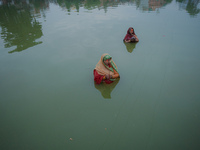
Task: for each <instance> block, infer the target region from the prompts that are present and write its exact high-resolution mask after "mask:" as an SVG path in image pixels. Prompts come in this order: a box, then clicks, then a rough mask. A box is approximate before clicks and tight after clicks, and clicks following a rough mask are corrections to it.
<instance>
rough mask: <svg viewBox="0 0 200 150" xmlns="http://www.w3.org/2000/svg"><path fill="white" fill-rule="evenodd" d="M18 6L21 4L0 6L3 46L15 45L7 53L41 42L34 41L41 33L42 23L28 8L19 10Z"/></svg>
mask: <svg viewBox="0 0 200 150" xmlns="http://www.w3.org/2000/svg"><path fill="white" fill-rule="evenodd" d="M18 7H21V5H19V6H18V5H1V6H0V26H1V28H2V32H1V35H2V36H1V38H2V39H3V40H4V43H5V45H4V47H5V48H9V47H13V46H16V48H15V49H14V50H12V51H10V52H9V53H13V52H20V51H22V50H25V49H27V48H29V47H33V46H35V45H38V44H41V43H42V41H36V40H37V39H39V38H41V36H42V35H43V33H42V25H41V24H40V23H39V22H38V21H37V20H36V19H34V18H33V17H32V15H31V13H30V9H29V8H26V7H24V8H22V9H20V10H19V9H18Z"/></svg>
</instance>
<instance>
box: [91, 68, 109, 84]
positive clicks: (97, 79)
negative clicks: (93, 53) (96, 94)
mask: <svg viewBox="0 0 200 150" xmlns="http://www.w3.org/2000/svg"><path fill="white" fill-rule="evenodd" d="M93 75H94V81H95V82H96V84H100V83H101V82H102V81H103V77H104V75H100V74H98V72H97V71H96V70H95V69H94V71H93ZM104 81H105V83H106V84H110V83H112V82H113V81H111V80H108V79H106V80H104Z"/></svg>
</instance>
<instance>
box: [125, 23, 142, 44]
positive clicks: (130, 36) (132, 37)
mask: <svg viewBox="0 0 200 150" xmlns="http://www.w3.org/2000/svg"><path fill="white" fill-rule="evenodd" d="M124 42H126V43H130V42H139V39H138V37H137V35H136V34H135V31H134V29H133V28H132V27H130V28H129V29H128V30H127V34H126V36H125V37H124Z"/></svg>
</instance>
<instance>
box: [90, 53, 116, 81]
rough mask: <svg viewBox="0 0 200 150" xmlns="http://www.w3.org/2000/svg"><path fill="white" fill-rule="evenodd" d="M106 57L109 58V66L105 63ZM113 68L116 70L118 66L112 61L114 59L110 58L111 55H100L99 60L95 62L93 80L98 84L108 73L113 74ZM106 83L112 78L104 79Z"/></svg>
mask: <svg viewBox="0 0 200 150" xmlns="http://www.w3.org/2000/svg"><path fill="white" fill-rule="evenodd" d="M107 59H111V62H110V63H111V66H107V65H105V63H104V61H105V60H107ZM113 68H114V69H115V70H116V71H117V72H118V68H117V65H116V64H115V63H114V61H113V60H112V57H111V56H110V55H109V54H107V53H105V54H103V55H102V56H101V59H100V60H99V62H98V63H97V65H96V67H95V69H94V71H93V74H94V81H95V82H96V83H97V84H100V83H101V82H102V81H103V77H104V76H105V75H107V74H109V75H114V70H113ZM104 81H105V82H106V83H107V84H109V83H112V82H113V79H110V80H104Z"/></svg>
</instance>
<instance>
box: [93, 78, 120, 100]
mask: <svg viewBox="0 0 200 150" xmlns="http://www.w3.org/2000/svg"><path fill="white" fill-rule="evenodd" d="M119 80H120V78H118V79H115V81H114V82H113V83H111V84H106V83H101V84H96V83H95V82H94V86H95V88H96V89H97V90H99V91H100V92H101V95H102V96H103V98H105V99H111V92H112V91H113V89H114V88H115V86H116V85H117V84H118V82H119Z"/></svg>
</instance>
